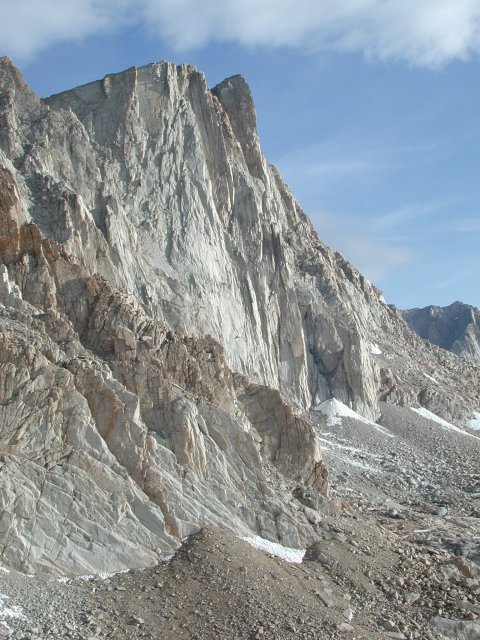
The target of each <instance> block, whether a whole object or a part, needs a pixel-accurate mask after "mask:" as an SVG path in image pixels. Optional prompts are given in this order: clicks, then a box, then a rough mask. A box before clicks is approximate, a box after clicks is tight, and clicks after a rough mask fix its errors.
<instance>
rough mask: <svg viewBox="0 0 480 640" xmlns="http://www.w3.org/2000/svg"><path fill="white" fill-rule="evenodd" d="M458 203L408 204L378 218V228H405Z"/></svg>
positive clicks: (440, 201) (446, 201)
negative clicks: (412, 222)
mask: <svg viewBox="0 0 480 640" xmlns="http://www.w3.org/2000/svg"><path fill="white" fill-rule="evenodd" d="M455 202H457V201H456V200H453V199H448V200H435V201H433V202H427V203H423V204H408V205H405V206H403V207H400V208H399V209H395V210H394V211H389V212H387V213H384V214H382V215H380V216H378V217H377V218H376V221H375V223H376V226H377V227H378V228H379V229H390V228H393V227H397V226H399V225H400V226H404V225H405V224H407V223H410V222H411V221H415V220H419V219H420V218H422V219H424V218H427V217H429V216H435V215H437V214H438V213H441V212H442V211H445V210H446V209H448V208H450V207H452V205H454V204H455Z"/></svg>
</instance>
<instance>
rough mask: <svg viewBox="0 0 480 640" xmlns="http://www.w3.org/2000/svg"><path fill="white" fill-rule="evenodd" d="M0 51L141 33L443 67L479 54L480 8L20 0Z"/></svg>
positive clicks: (353, 0) (388, 1) (185, 44)
mask: <svg viewBox="0 0 480 640" xmlns="http://www.w3.org/2000/svg"><path fill="white" fill-rule="evenodd" d="M2 5H3V6H2V19H1V22H0V42H1V44H2V48H3V52H4V53H6V54H8V55H11V56H14V57H27V56H32V55H34V54H35V53H37V52H38V51H40V50H41V49H43V48H45V47H47V46H49V45H51V44H55V43H57V42H59V41H69V40H76V39H79V38H83V37H85V36H88V35H93V34H96V33H101V32H105V31H107V30H111V29H116V28H120V27H121V26H122V25H124V24H126V23H127V24H128V23H130V24H131V23H136V24H142V25H143V27H144V28H145V29H146V30H149V31H150V32H151V33H152V34H154V35H156V36H157V37H158V38H161V39H163V40H166V41H168V43H169V44H170V45H171V46H172V47H173V48H175V49H177V50H179V51H187V50H190V49H193V48H196V47H202V46H205V45H207V44H208V43H211V42H235V43H240V44H243V45H247V46H262V47H294V48H297V49H302V50H308V51H311V52H315V51H318V52H320V51H336V52H349V53H351V52H360V53H362V54H363V55H365V56H367V57H369V58H373V59H378V60H403V61H406V62H407V63H409V64H413V65H419V66H426V67H438V66H441V65H443V64H445V63H448V62H450V61H452V60H466V59H468V58H470V57H472V56H474V55H477V54H478V53H479V51H480V0H455V1H452V0H422V2H419V1H418V0H62V1H61V2H59V1H58V0H16V1H15V2H3V3H2Z"/></svg>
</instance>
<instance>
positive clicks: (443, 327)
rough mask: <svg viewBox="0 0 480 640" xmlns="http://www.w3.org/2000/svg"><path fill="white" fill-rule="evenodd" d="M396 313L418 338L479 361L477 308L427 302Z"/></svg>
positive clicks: (479, 337) (458, 304)
mask: <svg viewBox="0 0 480 640" xmlns="http://www.w3.org/2000/svg"><path fill="white" fill-rule="evenodd" d="M398 313H399V314H400V315H401V316H402V318H403V319H404V320H405V322H407V323H408V325H409V326H410V327H411V328H412V329H413V330H414V331H415V332H416V333H418V335H419V336H421V337H422V338H425V339H426V340H430V342H433V344H436V345H438V346H439V347H442V349H448V351H451V352H452V353H456V354H457V356H460V357H461V358H463V359H464V360H466V361H467V362H471V363H472V364H474V365H477V366H479V365H480V311H479V310H478V309H477V308H476V307H472V306H471V305H468V304H464V303H463V302H454V303H453V304H451V305H449V306H448V307H435V306H429V307H425V308H424V309H405V310H402V311H400V310H399V311H398Z"/></svg>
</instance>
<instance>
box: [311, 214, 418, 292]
mask: <svg viewBox="0 0 480 640" xmlns="http://www.w3.org/2000/svg"><path fill="white" fill-rule="evenodd" d="M312 219H313V222H314V224H315V227H316V229H317V230H318V232H319V234H320V237H321V238H322V239H323V240H324V241H325V242H327V244H329V245H330V246H331V247H332V249H334V250H335V251H339V252H340V253H341V254H342V255H344V256H345V257H346V258H347V259H348V260H349V261H350V262H352V264H354V265H355V266H356V267H357V268H358V269H359V270H360V271H361V272H362V273H364V274H365V275H366V276H367V278H368V279H369V280H371V281H372V282H373V283H375V284H379V285H380V286H382V282H384V281H385V280H386V279H387V278H388V277H389V276H390V275H391V273H392V272H394V271H395V270H397V269H398V268H399V267H402V266H405V265H407V264H409V263H411V262H412V261H413V260H414V258H415V256H414V253H413V251H412V250H411V249H410V248H409V247H408V246H406V245H398V244H396V243H395V242H394V239H392V238H390V237H388V236H384V235H381V234H378V233H377V232H375V231H374V230H373V229H372V228H367V227H365V226H364V227H363V228H360V226H359V225H358V223H356V222H355V221H354V220H352V219H349V218H348V217H345V216H343V217H341V218H340V219H339V216H338V215H332V214H330V213H327V212H325V211H317V212H314V213H313V214H312Z"/></svg>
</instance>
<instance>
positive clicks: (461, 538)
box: [0, 405, 480, 640]
mask: <svg viewBox="0 0 480 640" xmlns="http://www.w3.org/2000/svg"><path fill="white" fill-rule="evenodd" d="M311 419H312V421H313V422H314V423H315V424H316V429H317V431H318V434H319V438H320V439H321V442H322V443H323V446H324V451H325V456H326V460H327V462H328V464H329V466H330V468H331V473H332V479H333V485H334V489H333V496H332V499H331V500H330V502H325V503H324V505H323V510H322V513H321V516H320V517H318V510H319V509H320V506H319V504H318V501H317V502H315V500H316V495H315V493H314V492H312V493H307V494H305V493H304V494H303V495H302V496H300V498H301V500H302V501H303V503H304V507H305V510H306V513H310V515H311V514H313V513H317V519H316V522H315V524H314V528H315V531H316V534H317V537H318V540H317V542H316V543H314V544H312V545H311V546H310V547H309V548H308V549H307V550H306V553H305V556H304V558H303V562H301V563H297V564H295V563H288V562H285V561H284V560H282V559H280V558H278V557H274V556H273V555H270V554H267V553H265V552H263V551H261V550H259V549H257V548H254V547H252V546H251V544H248V543H247V542H245V541H243V540H241V539H239V538H238V537H236V536H234V535H233V534H232V533H231V532H228V531H227V530H225V529H222V528H212V527H206V528H204V529H202V530H201V531H200V532H199V533H198V534H194V535H192V536H190V537H189V538H188V539H186V540H185V541H184V543H183V545H182V547H181V548H180V549H179V550H178V551H177V552H176V554H175V555H174V557H173V559H168V558H167V559H165V560H164V561H163V562H161V563H159V564H157V565H155V566H153V567H151V568H148V569H144V570H132V571H128V572H125V573H119V574H116V575H109V576H108V575H103V576H90V577H86V578H72V579H68V578H65V579H60V580H59V579H49V580H46V581H45V580H39V579H38V578H33V577H28V576H25V575H24V574H18V573H15V572H10V573H6V572H1V573H0V584H1V588H0V593H1V594H2V596H1V602H2V605H1V606H2V609H3V611H2V613H1V614H0V620H1V621H2V622H1V623H0V634H3V635H4V636H5V637H11V638H14V639H20V638H30V639H31V640H37V639H38V640H40V639H41V640H44V639H45V640H47V639H50V638H52V639H53V638H72V639H78V640H97V639H98V640H100V639H103V638H115V639H119V640H122V639H124V640H127V639H130V638H131V639H137V638H138V639H140V638H150V639H152V640H153V639H156V640H176V639H179V640H210V639H211V640H213V639H217V638H222V639H224V640H235V639H238V640H240V639H241V640H250V639H255V640H263V639H265V640H267V639H268V640H284V639H285V640H287V639H291V640H293V639H294V638H302V639H312V640H313V639H315V640H318V639H325V640H333V639H341V638H352V639H354V638H355V639H357V640H360V639H363V640H368V639H372V638H374V639H381V638H383V639H386V638H393V639H395V638H396V639H399V640H400V639H402V638H407V639H419V640H442V639H444V638H456V639H457V640H473V639H476V638H479V637H480V623H479V622H478V617H479V614H480V568H479V567H480V456H479V450H480V439H478V438H476V437H474V436H472V435H468V434H466V433H463V434H462V433H460V432H457V431H454V430H451V429H448V428H446V427H444V426H441V425H440V424H438V423H436V422H432V421H431V420H427V419H425V418H423V417H421V416H419V415H418V414H415V413H414V412H412V411H411V410H407V409H396V408H392V407H389V406H387V405H385V406H383V407H382V419H381V420H380V423H381V424H379V425H377V426H375V425H374V424H373V423H371V424H368V423H367V422H362V421H359V420H356V419H354V418H345V417H343V418H338V417H336V418H335V417H334V418H332V417H331V416H330V417H325V416H323V415H322V414H321V413H319V412H315V413H314V414H312V415H311ZM334 422H335V424H334ZM434 452H437V454H438V455H437V456H435V457H434ZM313 507H316V509H317V511H316V512H315V511H314V510H313ZM309 509H310V511H309ZM16 607H19V609H16ZM9 610H10V611H9Z"/></svg>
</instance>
